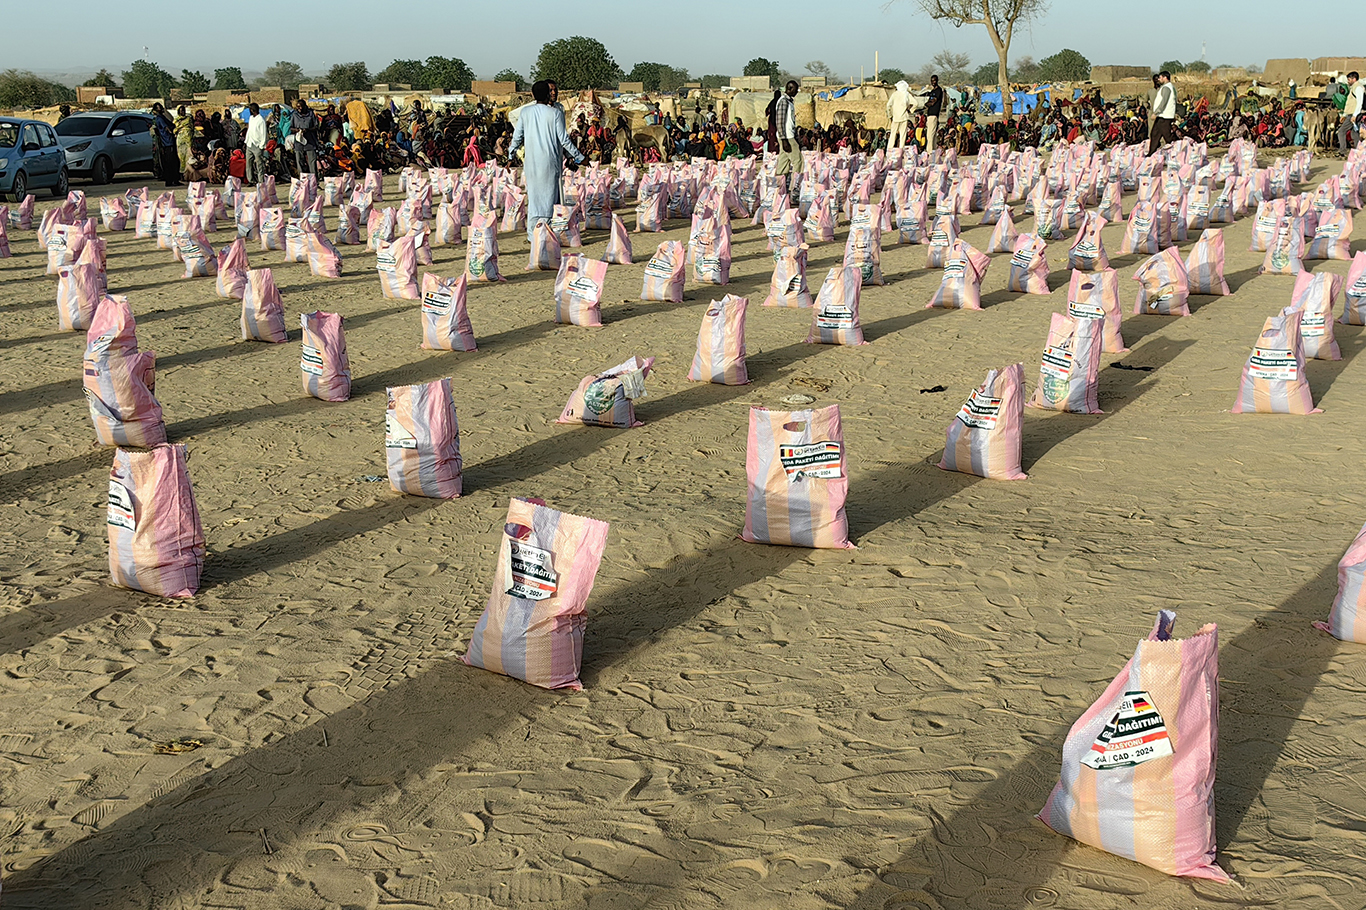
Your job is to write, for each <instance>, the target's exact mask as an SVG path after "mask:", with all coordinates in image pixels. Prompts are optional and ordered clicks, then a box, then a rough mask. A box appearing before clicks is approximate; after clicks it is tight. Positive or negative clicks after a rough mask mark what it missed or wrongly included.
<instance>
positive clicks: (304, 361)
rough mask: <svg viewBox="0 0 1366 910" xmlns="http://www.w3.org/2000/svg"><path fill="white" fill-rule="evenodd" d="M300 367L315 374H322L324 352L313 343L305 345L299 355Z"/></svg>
mask: <svg viewBox="0 0 1366 910" xmlns="http://www.w3.org/2000/svg"><path fill="white" fill-rule="evenodd" d="M299 369H301V370H303V371H304V372H305V373H311V374H312V375H314V376H321V375H322V374H323V352H322V351H320V350H318V349H317V348H315V347H313V345H311V344H306V345H303V353H302V355H301V356H300V357H299Z"/></svg>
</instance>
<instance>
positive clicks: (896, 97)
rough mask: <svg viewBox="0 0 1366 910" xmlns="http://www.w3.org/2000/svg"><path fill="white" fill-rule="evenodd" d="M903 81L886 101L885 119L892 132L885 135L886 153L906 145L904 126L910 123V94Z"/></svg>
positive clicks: (907, 86)
mask: <svg viewBox="0 0 1366 910" xmlns="http://www.w3.org/2000/svg"><path fill="white" fill-rule="evenodd" d="M909 88H910V86H909V85H907V84H906V80H905V79H903V80H901V81H900V82H898V83H897V84H896V91H894V92H892V97H890V98H888V99H887V119H888V120H890V121H891V123H892V131H891V132H890V133H889V134H888V135H887V151H888V152H890V151H891V150H892V149H894V148H903V147H904V146H905V145H906V125H907V124H908V123H910V121H911V111H910V107H911V93H910V92H909V91H908V89H909Z"/></svg>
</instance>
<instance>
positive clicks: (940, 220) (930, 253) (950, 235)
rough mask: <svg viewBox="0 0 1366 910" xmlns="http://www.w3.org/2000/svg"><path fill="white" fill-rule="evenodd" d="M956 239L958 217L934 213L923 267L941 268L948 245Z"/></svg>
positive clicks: (946, 257) (945, 257) (946, 254)
mask: <svg viewBox="0 0 1366 910" xmlns="http://www.w3.org/2000/svg"><path fill="white" fill-rule="evenodd" d="M957 239H958V219H957V218H955V217H954V216H952V215H936V216H935V219H934V224H933V226H931V228H930V240H929V245H928V248H927V251H926V252H927V255H926V257H925V268H927V269H942V268H943V267H944V263H945V261H946V260H947V259H948V252H949V247H951V246H953V242H954V241H955V240H957Z"/></svg>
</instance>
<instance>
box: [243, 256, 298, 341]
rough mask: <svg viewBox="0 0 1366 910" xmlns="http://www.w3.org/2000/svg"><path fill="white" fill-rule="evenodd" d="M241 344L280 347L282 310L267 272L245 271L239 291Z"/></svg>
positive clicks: (282, 336) (273, 281)
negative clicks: (244, 282) (262, 344)
mask: <svg viewBox="0 0 1366 910" xmlns="http://www.w3.org/2000/svg"><path fill="white" fill-rule="evenodd" d="M242 340H243V341H267V342H270V343H271V344H284V343H285V342H286V341H288V340H289V339H288V337H287V336H286V334H285V307H284V303H283V301H281V299H280V291H279V290H278V289H277V288H276V287H275V275H274V274H272V273H271V271H270V269H249V270H248V271H247V283H246V286H245V287H244V288H243V289H242Z"/></svg>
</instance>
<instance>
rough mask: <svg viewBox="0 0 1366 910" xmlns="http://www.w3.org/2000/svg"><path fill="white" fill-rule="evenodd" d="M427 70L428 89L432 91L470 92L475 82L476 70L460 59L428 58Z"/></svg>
mask: <svg viewBox="0 0 1366 910" xmlns="http://www.w3.org/2000/svg"><path fill="white" fill-rule="evenodd" d="M425 70H426V73H425V75H426V78H427V88H431V89H438V88H444V89H447V90H449V91H452V92H468V91H469V90H470V85H471V83H473V82H474V70H472V69H470V68H469V66H467V65H466V64H465V61H464V60H461V59H460V58H459V57H428V58H427V63H426V66H425Z"/></svg>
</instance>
